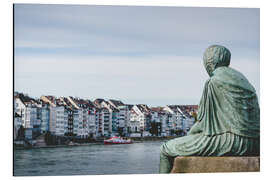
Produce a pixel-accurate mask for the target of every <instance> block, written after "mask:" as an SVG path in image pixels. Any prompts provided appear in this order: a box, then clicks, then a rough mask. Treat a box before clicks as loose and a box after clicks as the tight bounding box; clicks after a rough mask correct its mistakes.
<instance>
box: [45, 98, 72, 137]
mask: <svg viewBox="0 0 270 180" xmlns="http://www.w3.org/2000/svg"><path fill="white" fill-rule="evenodd" d="M41 100H42V101H44V102H47V103H49V104H50V107H49V112H50V121H49V131H50V132H51V133H52V134H54V135H57V136H64V135H65V134H66V133H67V132H68V111H67V109H66V108H65V105H64V103H63V102H62V101H61V100H60V99H56V98H55V97H53V96H41Z"/></svg>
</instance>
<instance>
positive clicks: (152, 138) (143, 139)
mask: <svg viewBox="0 0 270 180" xmlns="http://www.w3.org/2000/svg"><path fill="white" fill-rule="evenodd" d="M174 138H177V137H176V136H166V137H156V136H146V137H130V139H131V140H132V142H133V143H142V142H147V141H162V140H164V141H167V140H170V139H174ZM103 144H104V142H103V140H98V141H93V142H87V143H76V142H75V143H74V142H70V143H68V144H60V145H46V144H43V145H28V146H21V145H19V146H18V145H17V144H15V143H14V144H13V147H14V149H15V150H22V149H39V148H61V147H72V146H90V145H103Z"/></svg>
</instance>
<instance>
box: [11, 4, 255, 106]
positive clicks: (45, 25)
mask: <svg viewBox="0 0 270 180" xmlns="http://www.w3.org/2000/svg"><path fill="white" fill-rule="evenodd" d="M14 11H15V16H14V46H15V49H14V53H15V55H14V68H15V71H14V75H15V76H14V81H15V91H19V92H24V93H27V94H29V95H30V96H33V97H40V96H41V95H44V94H50V95H54V96H75V97H82V98H90V99H96V98H102V97H104V98H105V99H120V100H122V101H124V102H129V103H132V104H138V103H142V104H149V105H151V106H161V105H166V104H199V101H200V97H201V94H202V90H203V86H204V83H205V81H206V80H207V79H208V78H209V77H208V75H207V73H206V71H205V69H204V67H203V63H202V55H203V52H204V50H205V49H206V48H207V47H208V46H210V45H212V44H221V45H224V46H226V47H227V48H228V49H229V50H230V51H231V53H232V60H231V67H232V68H235V69H237V70H239V71H240V72H242V73H243V74H244V75H245V76H246V77H247V78H248V80H249V81H250V82H251V84H252V85H253V86H254V87H255V89H256V91H257V94H258V96H259V97H260V81H259V79H260V74H259V72H260V71H259V70H260V69H259V66H260V63H259V58H260V55H259V52H260V48H259V43H260V40H259V38H260V35H259V18H260V10H259V9H258V8H248V9H247V8H194V7H192V8H187V7H150V6H149V7H147V6H146V7H142V6H134V7H131V6H93V5H38V4H28V5H26V4H15V7H14ZM48 12H50V13H48ZM127 13H128V14H127Z"/></svg>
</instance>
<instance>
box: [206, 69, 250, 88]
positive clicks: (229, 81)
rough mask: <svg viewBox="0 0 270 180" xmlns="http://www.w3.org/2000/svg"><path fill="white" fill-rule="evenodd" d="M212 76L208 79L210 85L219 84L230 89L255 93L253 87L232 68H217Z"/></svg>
mask: <svg viewBox="0 0 270 180" xmlns="http://www.w3.org/2000/svg"><path fill="white" fill-rule="evenodd" d="M213 74H214V75H213V76H212V77H211V78H210V79H211V80H210V82H211V83H212V84H219V85H221V86H228V87H230V88H234V87H237V88H241V89H246V90H249V91H252V92H255V89H254V87H253V86H252V85H251V84H250V82H249V81H248V79H247V78H246V77H245V76H244V75H243V74H242V73H241V72H239V71H237V70H235V69H233V68H230V67H219V68H217V69H216V70H215V71H214V73H213Z"/></svg>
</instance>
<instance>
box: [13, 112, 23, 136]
mask: <svg viewBox="0 0 270 180" xmlns="http://www.w3.org/2000/svg"><path fill="white" fill-rule="evenodd" d="M21 125H22V117H21V116H20V115H19V114H18V113H16V112H15V114H14V127H13V128H14V130H13V132H14V134H13V139H16V138H17V135H18V130H19V129H20V127H21Z"/></svg>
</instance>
